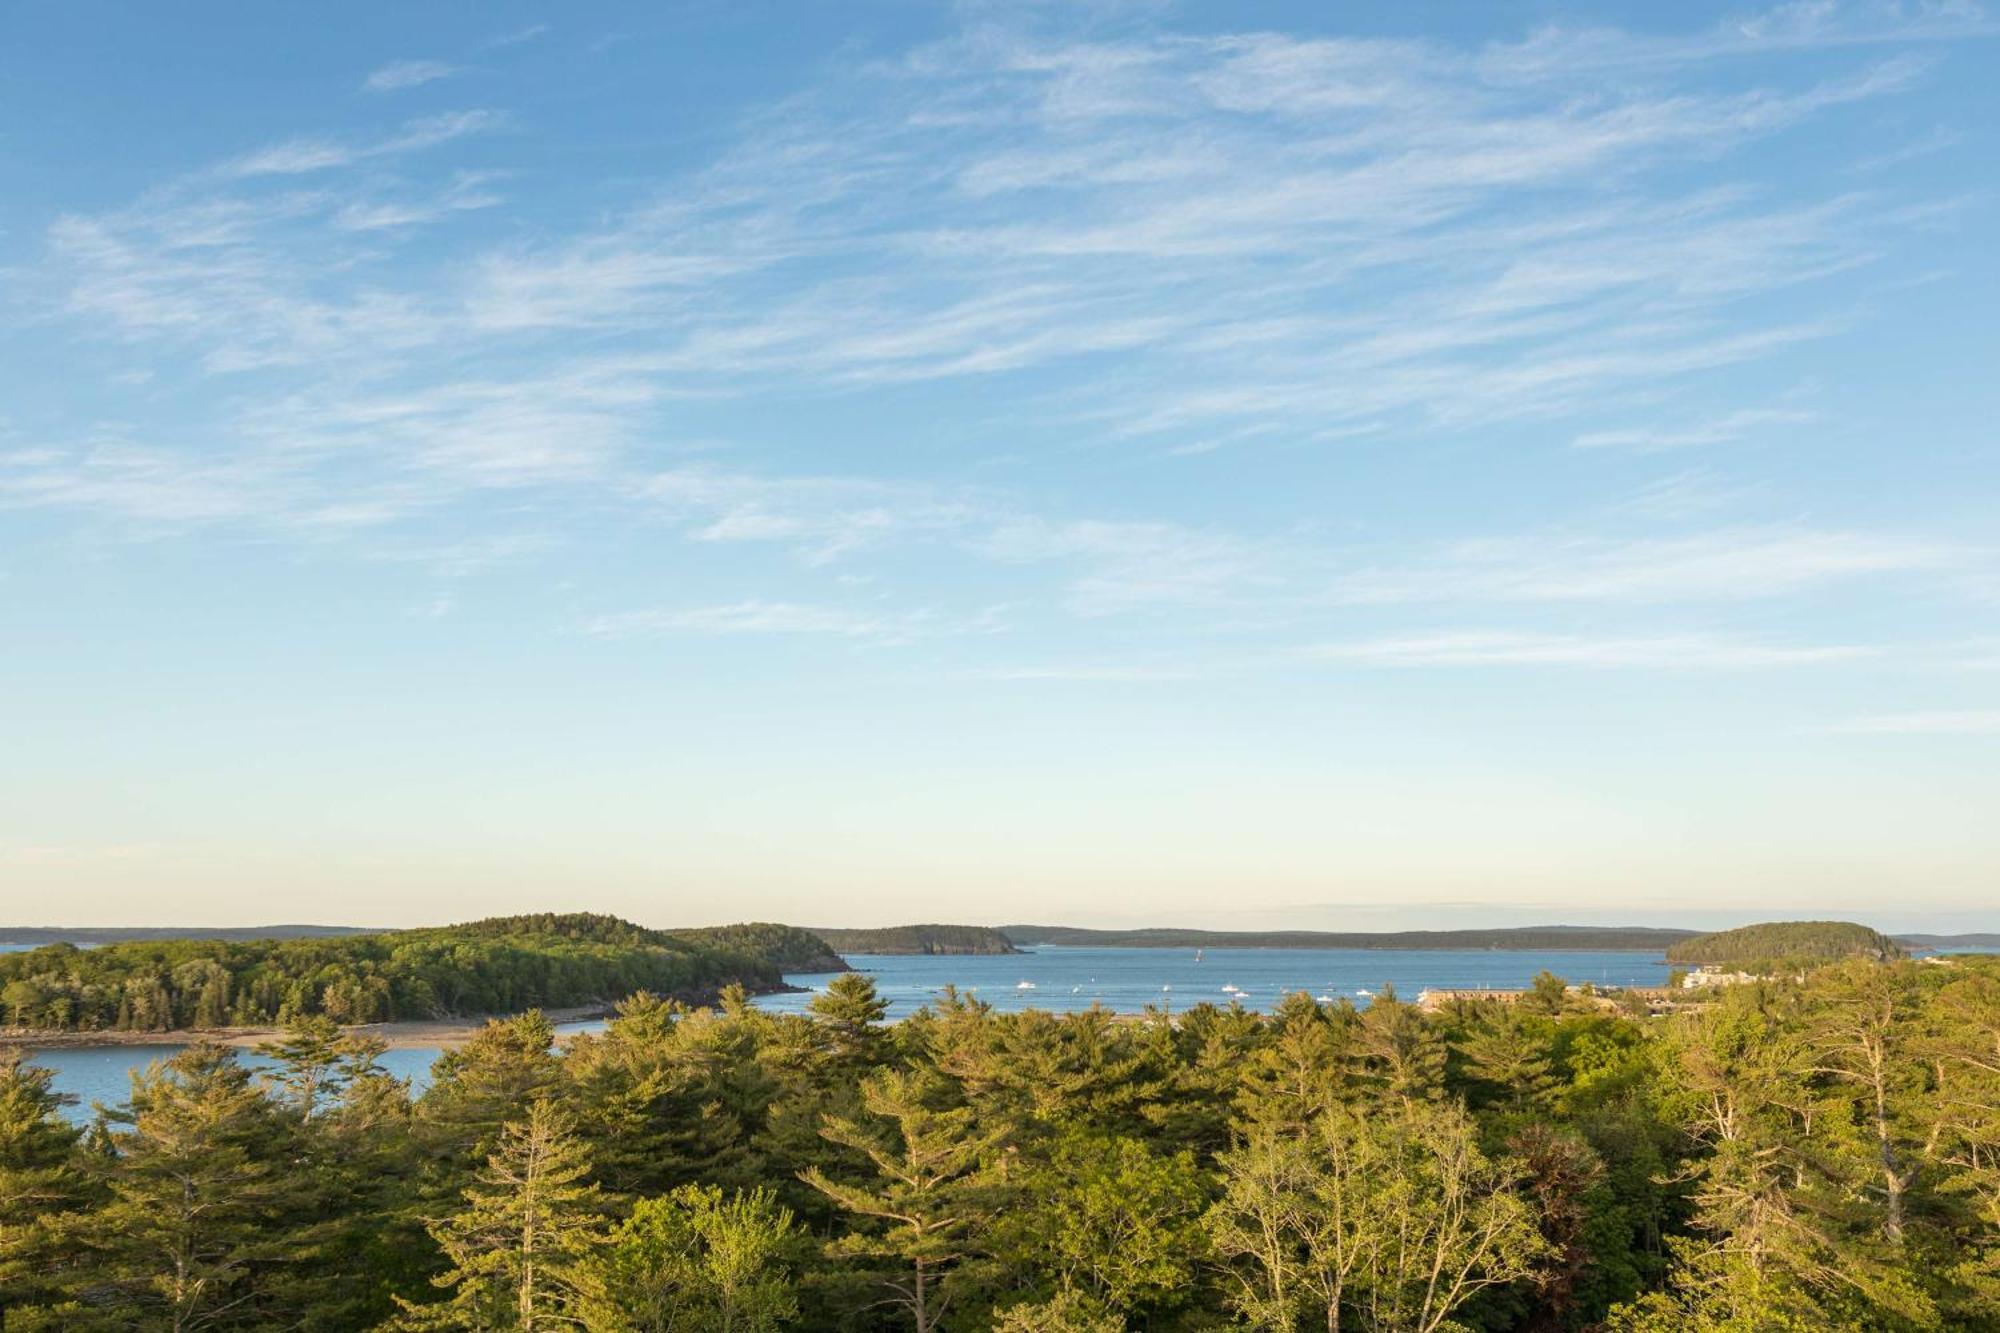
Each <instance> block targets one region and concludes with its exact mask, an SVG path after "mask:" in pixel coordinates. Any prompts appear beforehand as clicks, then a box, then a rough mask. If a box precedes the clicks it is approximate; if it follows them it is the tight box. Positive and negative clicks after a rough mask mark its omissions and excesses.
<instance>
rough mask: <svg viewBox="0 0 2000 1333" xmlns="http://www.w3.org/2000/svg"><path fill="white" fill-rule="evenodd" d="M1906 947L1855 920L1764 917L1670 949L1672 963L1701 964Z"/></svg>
mask: <svg viewBox="0 0 2000 1333" xmlns="http://www.w3.org/2000/svg"><path fill="white" fill-rule="evenodd" d="M1903 954H1904V950H1903V947H1902V946H1901V945H1899V944H1897V943H1896V941H1894V940H1892V939H1890V938H1889V937H1888V936H1887V935H1884V934H1882V933H1881V932H1880V931H1877V930H1872V929H1870V928H1869V927H1867V926H1863V925H1857V924H1856V923H1855V922H1852V921H1765V922H1761V923H1759V924H1757V925H1754V926H1738V927H1737V928H1736V929H1735V930H1719V931H1716V932H1714V933H1713V934H1709V935H1697V936H1695V937H1694V938H1693V939H1687V940H1682V941H1680V942H1679V943H1677V944H1675V945H1673V946H1672V947H1670V948H1669V949H1668V950H1667V961H1668V962H1670V963H1691V964H1695V965H1697V966H1711V967H1712V966H1718V965H1724V964H1736V965H1739V966H1740V965H1743V964H1748V963H1782V962H1810V961H1825V960H1832V959H1840V958H1874V959H1877V960H1887V959H1891V958H1901V957H1902V956H1903Z"/></svg>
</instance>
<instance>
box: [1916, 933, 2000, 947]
mask: <svg viewBox="0 0 2000 1333" xmlns="http://www.w3.org/2000/svg"><path fill="white" fill-rule="evenodd" d="M1894 939H1895V941H1896V943H1898V944H1900V945H1902V946H1903V947H1904V948H1906V949H2000V935H1996V934H1993V933H1992V932H1990V931H1987V932H1974V933H1973V934H1970V935H1897V936H1895V937H1894Z"/></svg>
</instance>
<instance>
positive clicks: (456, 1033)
mask: <svg viewBox="0 0 2000 1333" xmlns="http://www.w3.org/2000/svg"><path fill="white" fill-rule="evenodd" d="M613 1012H614V1011H613V1010H612V1008H611V1007H610V1006H608V1005H601V1004H592V1005H582V1006H578V1007H574V1008H568V1009H544V1010H542V1013H543V1014H544V1015H545V1016H546V1017H547V1018H548V1020H549V1021H550V1022H551V1023H584V1022H589V1021H590V1020H592V1019H596V1018H609V1017H611V1015H612V1013H613ZM518 1017H519V1015H518V1014H484V1015H480V1016H477V1017H472V1018H415V1019H403V1020H400V1021H397V1022H394V1023H353V1024H349V1025H347V1026H345V1027H343V1028H342V1029H341V1030H342V1031H343V1032H345V1033H347V1034H349V1035H351V1036H361V1037H374V1038H376V1039H378V1040H380V1041H382V1042H384V1043H386V1044H387V1045H388V1048H389V1049H390V1050H392V1051H407V1050H429V1049H432V1048H437V1049H441V1050H455V1049H456V1048H458V1047H460V1046H463V1045H464V1044H465V1043H466V1042H467V1041H470V1040H471V1039H472V1037H473V1034H475V1033H477V1032H478V1031H479V1030H480V1029H481V1028H483V1027H485V1026H486V1025H487V1024H488V1023H490V1022H493V1021H494V1020H496V1019H507V1018H518ZM284 1035H285V1030H284V1029H283V1028H282V1027H278V1026H275V1025H263V1026H259V1027H245V1028H237V1027H231V1028H168V1029H164V1030H162V1031H157V1032H126V1031H117V1030H109V1029H99V1030H97V1031H94V1032H72V1031H68V1030H65V1029H60V1028H17V1027H7V1028H0V1047H7V1046H25V1047H32V1048H34V1049H37V1050H73V1049H79V1048H87V1047H108V1046H192V1045H194V1044H195V1043H196V1042H200V1041H212V1042H215V1043H217V1044H218V1045H222V1046H233V1047H235V1048H237V1049H238V1050H249V1049H251V1048H252V1047H256V1046H261V1045H263V1044H264V1043H265V1042H269V1041H276V1040H278V1039H279V1038H281V1037H283V1036H284ZM572 1035H574V1034H572V1033H567V1032H559V1033H557V1034H556V1041H557V1042H558V1043H560V1042H562V1041H564V1040H565V1039H567V1038H568V1037H570V1036H572Z"/></svg>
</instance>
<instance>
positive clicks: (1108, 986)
mask: <svg viewBox="0 0 2000 1333" xmlns="http://www.w3.org/2000/svg"><path fill="white" fill-rule="evenodd" d="M847 961H848V962H850V963H852V964H853V965H854V967H855V968H856V970H858V971H862V972H866V973H868V974H869V975H870V976H872V977H874V978H875V988H876V990H877V991H878V992H879V993H880V994H881V996H882V998H883V999H885V1000H887V1001H888V1002H889V1017H891V1018H903V1017H905V1016H907V1015H909V1014H911V1013H913V1012H915V1011H916V1010H917V1009H919V1008H921V1007H922V1006H924V1005H926V1004H928V1003H930V1002H931V1001H932V1000H934V999H935V998H936V997H937V994H938V992H939V991H940V990H942V989H943V988H944V987H945V986H946V985H953V986H957V987H958V989H959V990H960V991H962V992H969V993H971V995H972V996H973V997H974V998H976V999H978V1000H980V1001H982V1002H984V1003H986V1004H990V1005H992V1006H993V1007H994V1008H995V1009H998V1010H1004V1011H1012V1010H1019V1009H1055V1010H1065V1009H1088V1008H1090V1007H1091V1006H1092V1005H1093V1004H1100V1005H1102V1006H1103V1007H1104V1008H1106V1009H1108V1010H1110V1011H1111V1012H1113V1013H1120V1014H1136V1013H1142V1012H1144V1010H1145V1009H1146V1008H1147V1007H1148V1006H1163V1007H1165V1008H1167V1009H1169V1010H1174V1011H1178V1010H1181V1009H1185V1008H1187V1007H1188V1006H1189V1005H1191V1004H1198V1003H1202V1002H1204V1001H1205V1002H1207V1003H1210V1004H1223V1005H1226V1004H1228V1003H1230V1002H1231V1000H1232V999H1234V1000H1236V1001H1237V1002H1240V1003H1241V1004H1242V1005H1243V1007H1244V1008H1246V1009H1253V1010H1257V1011H1259V1012H1266V1011H1269V1010H1271V1009H1274V1008H1276V1007H1277V1005H1278V1002H1279V1001H1280V1000H1282V999H1283V998H1284V997H1285V996H1286V995H1288V994H1290V993H1292V992H1294V991H1304V992H1305V993H1306V994H1308V995H1312V996H1315V997H1321V996H1323V997H1326V998H1327V999H1328V1000H1339V999H1343V998H1344V999H1349V1000H1352V1001H1353V1002H1354V1003H1355V1004H1358V1005H1364V1006H1365V1005H1366V1004H1367V1003H1368V1001H1369V999H1370V997H1371V996H1373V995H1378V994H1380V993H1381V992H1382V991H1383V990H1384V989H1386V988H1388V987H1391V986H1393V987H1394V988H1395V991H1396V993H1397V994H1398V995H1400V996H1402V997H1403V998H1404V999H1406V1000H1414V999H1415V998H1416V997H1417V995H1418V993H1419V992H1420V991H1423V990H1425V989H1440V990H1478V989H1482V988H1483V989H1489V990H1520V989H1523V988H1525V987H1526V986H1528V985H1529V984H1530V983H1531V982H1532V981H1533V980H1534V978H1535V975H1536V973H1538V972H1543V971H1548V972H1553V973H1555V974H1556V975H1557V976H1559V977H1562V978H1564V979H1565V980H1567V981H1569V982H1571V983H1573V984H1577V985H1581V984H1583V983H1584V982H1590V983H1593V984H1595V985H1600V986H1605V985H1610V986H1664V985H1665V984H1666V982H1667V972H1668V967H1667V961H1666V957H1665V956H1664V955H1663V954H1659V953H1638V952H1627V951H1622V950H1616V951H1614V950H1583V949H1576V950H1569V949H1544V950H1527V949H1518V950H1510V949H1240V948H1222V949H1185V948H1182V949H1127V948H1108V947H1084V946H1063V945H1043V946H1041V947H1039V948H1035V949H1030V950H1027V951H1025V952H1023V953H1018V954H979V955H912V954H852V955H849V957H848V960H847ZM833 976H834V974H819V975H814V976H794V977H788V978H786V979H787V980H788V981H790V982H792V984H794V985H797V986H804V987H808V988H810V989H811V990H812V991H814V992H818V991H822V990H824V989H825V988H826V986H827V984H828V983H830V982H831V981H832V980H833ZM1024 983H1025V984H1024ZM1225 988H1233V989H1225ZM811 1000H812V995H811V994H803V995H802V994H789V995H766V996H762V997H760V998H759V999H758V1001H757V1004H758V1006H759V1007H760V1008H764V1009H769V1010H772V1011H773V1012H777V1013H799V1012H803V1011H804V1009H805V1006H806V1005H807V1004H808V1003H809V1002H810V1001H811Z"/></svg>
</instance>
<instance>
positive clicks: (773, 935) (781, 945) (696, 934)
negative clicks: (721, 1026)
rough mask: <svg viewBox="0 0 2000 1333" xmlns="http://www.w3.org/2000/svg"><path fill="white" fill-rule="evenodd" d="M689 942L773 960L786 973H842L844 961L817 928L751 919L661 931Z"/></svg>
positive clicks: (764, 959)
mask: <svg viewBox="0 0 2000 1333" xmlns="http://www.w3.org/2000/svg"><path fill="white" fill-rule="evenodd" d="M662 933H664V934H667V935H671V936H673V937H674V938H675V939H679V940H686V941H688V942H689V943H690V944H699V945H705V946H708V947H711V948H716V949H723V950H727V951H728V952H731V953H737V954H743V955H746V956H749V957H753V958H759V959H762V960H763V961H765V962H768V963H775V964H776V965H777V966H778V967H779V968H780V969H781V970H783V971H786V972H845V971H847V970H848V966H847V960H846V959H844V958H842V957H841V956H840V955H839V954H838V953H836V952H835V951H834V950H833V948H832V947H831V946H829V945H828V944H827V942H826V940H825V939H824V938H823V933H822V932H819V931H811V930H802V929H800V928H799V927H797V926H780V925H777V924H775V923H773V922H769V921H751V922H745V923H743V924H741V925H735V926H696V927H693V928H691V929H684V930H669V931H664V932H662Z"/></svg>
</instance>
